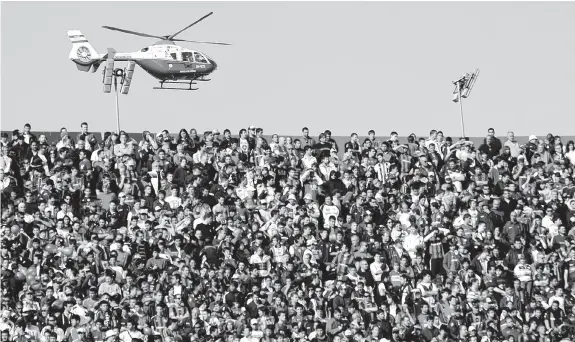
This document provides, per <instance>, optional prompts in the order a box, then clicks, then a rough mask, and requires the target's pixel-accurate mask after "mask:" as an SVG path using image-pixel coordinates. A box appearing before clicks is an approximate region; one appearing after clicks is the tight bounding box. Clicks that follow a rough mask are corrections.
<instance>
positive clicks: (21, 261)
mask: <svg viewBox="0 0 575 342" xmlns="http://www.w3.org/2000/svg"><path fill="white" fill-rule="evenodd" d="M81 130H82V131H81V133H80V134H78V135H77V136H70V135H69V134H68V132H67V130H66V129H65V128H62V130H61V136H60V139H58V141H53V142H49V141H48V140H47V137H46V136H45V135H38V136H35V135H34V134H33V133H32V132H31V127H30V125H29V124H27V125H25V126H24V128H23V131H19V130H15V131H13V132H12V136H11V137H9V136H8V135H7V134H3V135H2V139H1V141H0V143H1V148H2V151H1V156H0V191H1V196H2V198H1V203H2V207H1V209H2V227H1V232H0V233H1V238H2V244H1V253H0V257H1V266H2V271H1V275H2V277H1V280H2V283H1V310H2V311H1V312H0V332H1V335H0V342H3V341H33V342H60V341H66V342H77V341H106V342H112V341H122V342H140V341H150V342H151V341H164V342H175V341H182V342H186V341H212V342H215V341H222V342H224V341H225V342H256V341H258V342H259V341H262V342H264V341H277V342H287V341H294V342H300V341H302V342H303V341H314V342H321V341H329V342H344V341H356V342H361V341H365V342H373V341H377V342H503V341H505V342H528V341H533V342H559V341H573V340H574V338H575V335H574V333H573V327H574V326H575V239H574V238H575V199H574V193H575V185H574V184H573V172H574V169H575V167H574V165H575V144H574V142H573V141H569V142H566V143H564V142H563V141H562V140H561V137H559V136H553V135H552V134H548V135H547V136H546V137H537V136H534V135H532V136H530V137H529V139H528V141H523V142H518V141H516V140H515V137H514V134H513V133H512V132H509V133H508V134H507V139H506V141H504V142H502V141H501V140H500V139H499V138H497V137H496V136H495V132H494V130H493V129H489V130H488V133H487V135H486V137H485V139H484V141H483V143H481V144H479V145H478V146H474V144H473V143H472V142H470V141H468V139H465V138H461V139H454V140H452V139H451V138H449V137H445V136H444V134H443V132H441V131H436V130H432V131H431V132H430V134H429V136H428V137H422V138H421V137H417V136H415V134H412V135H410V136H409V137H408V138H407V140H406V141H400V139H398V134H397V133H395V132H392V133H391V134H390V136H389V139H384V140H378V139H376V138H375V136H376V134H375V132H374V131H370V132H368V137H367V138H365V139H363V140H360V139H359V137H358V135H357V134H355V133H354V134H352V135H351V136H350V139H349V141H348V142H346V143H345V144H343V145H344V146H338V144H337V143H336V141H335V140H334V139H333V138H332V136H331V132H330V131H325V132H323V133H321V134H319V136H318V137H317V138H315V137H314V138H312V137H311V136H310V135H309V134H310V131H309V129H308V128H303V130H302V136H301V137H299V138H298V139H293V138H290V137H280V136H278V135H273V136H271V138H269V141H267V140H266V138H265V137H264V135H263V129H261V128H256V127H254V126H251V127H249V128H248V129H242V130H240V131H239V132H238V135H234V136H232V134H231V132H230V131H229V130H227V129H226V130H224V131H223V134H220V133H219V131H218V130H217V129H215V130H213V131H206V132H203V133H202V134H198V133H197V131H196V130H195V129H191V130H189V131H187V130H186V129H182V130H180V132H179V133H178V134H177V135H175V137H174V136H172V135H170V133H169V132H168V131H166V130H164V131H161V132H159V133H157V134H153V133H150V132H148V131H145V132H143V134H142V135H141V136H137V137H136V136H129V135H128V134H127V133H125V132H123V131H121V132H112V133H106V134H104V135H102V136H98V135H96V134H93V133H90V131H89V130H88V124H87V123H82V124H81ZM340 148H342V149H343V150H342V151H340Z"/></svg>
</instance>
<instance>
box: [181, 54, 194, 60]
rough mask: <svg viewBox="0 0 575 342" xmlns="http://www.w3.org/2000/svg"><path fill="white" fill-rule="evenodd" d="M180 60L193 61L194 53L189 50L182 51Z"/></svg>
mask: <svg viewBox="0 0 575 342" xmlns="http://www.w3.org/2000/svg"><path fill="white" fill-rule="evenodd" d="M182 60H183V61H184V62H193V61H194V55H193V54H192V53H191V52H182Z"/></svg>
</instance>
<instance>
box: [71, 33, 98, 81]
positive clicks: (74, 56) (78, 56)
mask: <svg viewBox="0 0 575 342" xmlns="http://www.w3.org/2000/svg"><path fill="white" fill-rule="evenodd" d="M67 33H68V38H70V41H71V42H72V50H70V55H69V57H70V59H71V60H72V62H74V63H76V66H77V67H78V70H80V71H84V72H88V71H90V67H91V66H92V65H93V64H95V63H99V62H100V60H101V56H100V55H99V54H98V53H97V52H96V50H94V48H93V47H92V45H91V44H90V42H88V39H86V37H85V36H84V35H83V34H82V32H80V31H78V30H71V31H68V32H67ZM94 68H95V69H97V68H98V67H97V66H94Z"/></svg>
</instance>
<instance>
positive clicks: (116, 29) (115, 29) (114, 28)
mask: <svg viewBox="0 0 575 342" xmlns="http://www.w3.org/2000/svg"><path fill="white" fill-rule="evenodd" d="M102 27H103V28H105V29H108V30H112V31H120V32H123V33H128V34H133V35H136V36H140V37H148V38H158V39H164V37H160V36H153V35H151V34H147V33H140V32H135V31H129V30H124V29H121V28H117V27H111V26H102Z"/></svg>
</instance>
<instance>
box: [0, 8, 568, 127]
mask: <svg viewBox="0 0 575 342" xmlns="http://www.w3.org/2000/svg"><path fill="white" fill-rule="evenodd" d="M1 6H2V15H1V22H2V24H1V29H2V37H1V38H2V40H1V42H2V55H1V57H2V70H1V71H2V94H1V95H2V106H1V109H2V129H3V130H12V129H14V128H20V129H21V128H22V126H23V125H24V123H26V122H30V123H31V124H32V129H33V130H35V131H40V130H58V129H59V128H60V127H62V126H66V127H68V129H69V130H71V131H72V130H78V128H79V124H80V122H81V121H88V122H89V123H90V129H91V130H92V131H104V130H115V128H116V121H115V103H114V95H113V94H104V93H103V92H102V83H101V80H102V75H101V72H100V71H98V72H97V73H96V74H92V73H83V72H79V71H77V69H76V66H75V65H74V64H73V63H72V62H71V61H70V60H69V59H68V53H69V52H70V49H71V43H70V41H69V39H68V37H67V35H66V31H67V30H71V29H78V30H80V31H82V33H83V34H84V35H85V36H86V37H87V38H88V40H89V41H90V43H91V44H92V45H93V46H94V48H95V49H96V50H97V51H98V52H105V51H106V48H108V47H113V48H115V49H116V50H117V51H119V52H132V51H136V50H139V49H141V48H143V47H145V46H148V45H151V44H153V43H154V42H155V40H154V39H149V38H143V37H136V36H131V35H126V34H122V33H119V32H113V31H108V30H105V29H103V28H101V26H102V25H109V26H116V27H121V28H125V29H128V30H135V31H140V32H146V33H150V34H154V35H168V34H171V33H174V32H176V31H178V30H179V29H181V28H183V27H185V26H186V25H188V24H190V23H191V22H193V21H195V20H196V19H197V18H199V17H201V16H203V15H204V14H206V13H208V12H210V11H214V12H215V13H214V15H213V16H211V17H210V18H208V19H206V20H205V21H204V22H202V23H200V24H198V25H196V26H195V27H193V28H192V29H190V30H188V31H186V32H184V33H183V34H181V35H180V36H179V38H183V39H192V40H211V41H224V42H229V43H232V44H234V45H233V46H212V45H200V44H197V45H194V44H189V43H184V46H186V47H191V48H194V49H197V50H199V51H203V52H205V53H206V54H208V55H209V56H210V57H212V58H214V59H215V60H216V61H217V63H218V70H217V71H216V72H215V73H214V74H213V75H212V81H211V82H207V83H200V84H199V85H200V90H199V91H195V92H185V91H160V90H152V87H154V86H156V85H157V81H156V80H155V79H154V78H152V77H151V76H150V75H148V74H147V73H145V72H144V71H143V70H142V69H140V68H137V69H136V72H135V74H134V78H133V81H132V88H131V90H130V94H129V95H128V96H124V95H120V96H121V98H120V107H121V122H122V129H125V130H127V131H131V132H141V131H143V130H144V129H148V130H153V131H156V132H157V131H159V130H161V129H163V128H167V129H168V130H170V131H177V130H178V129H179V128H182V127H185V128H187V129H190V128H192V127H194V128H197V129H198V130H200V131H203V130H207V129H213V128H218V129H220V131H221V130H222V129H224V128H230V129H231V130H232V132H234V133H237V131H238V129H239V128H242V127H247V126H248V125H251V124H255V125H257V126H259V127H263V128H264V131H265V133H266V134H271V133H279V134H298V133H299V132H300V130H301V127H302V126H304V125H305V126H308V127H310V131H311V133H312V134H313V135H317V134H318V133H319V131H320V130H325V129H331V130H332V132H333V134H334V135H347V134H349V133H351V132H352V131H354V132H358V133H360V134H365V133H366V132H367V130H369V129H371V128H373V129H375V130H376V131H377V133H378V135H387V134H389V132H390V131H391V130H396V131H398V132H399V133H400V135H408V134H409V133H412V132H415V133H416V134H418V135H426V134H427V133H428V131H429V130H430V129H432V128H434V129H442V130H443V131H444V132H445V133H446V135H453V136H458V135H459V132H460V119H459V107H458V105H457V104H455V103H453V102H452V101H451V97H452V95H451V92H452V90H453V86H452V84H451V81H452V80H454V79H456V78H457V77H458V76H460V75H461V74H462V73H464V72H470V71H472V70H473V69H475V68H479V69H481V74H480V77H479V80H478V81H477V83H476V86H475V88H474V90H473V92H472V94H471V96H470V97H469V99H467V100H465V102H464V107H463V109H464V114H465V122H466V133H467V135H468V136H478V135H483V134H484V133H485V132H486V130H487V128H488V127H494V128H495V129H496V132H497V133H498V134H499V135H504V134H505V132H506V131H507V130H510V129H511V130H514V131H515V132H516V135H529V134H538V135H542V134H546V133H548V132H551V133H555V134H560V135H573V133H575V100H574V95H575V45H574V43H573V35H574V32H575V20H574V18H575V3H574V2H560V3H547V2H545V3H538V2H525V3H521V2H512V3H506V2H476V3H471V2H437V3H434V2H426V3H417V2H403V3H396V2H363V3H358V2H353V3H351V2H317V3H315V2H293V3H284V2H271V3H266V2H252V3H242V2H234V3H226V2H193V3H192V2H2V5H1Z"/></svg>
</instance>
